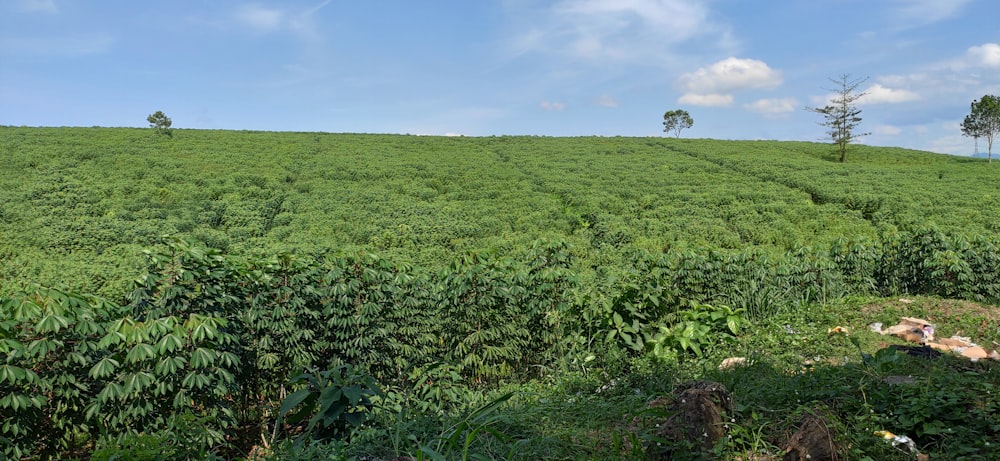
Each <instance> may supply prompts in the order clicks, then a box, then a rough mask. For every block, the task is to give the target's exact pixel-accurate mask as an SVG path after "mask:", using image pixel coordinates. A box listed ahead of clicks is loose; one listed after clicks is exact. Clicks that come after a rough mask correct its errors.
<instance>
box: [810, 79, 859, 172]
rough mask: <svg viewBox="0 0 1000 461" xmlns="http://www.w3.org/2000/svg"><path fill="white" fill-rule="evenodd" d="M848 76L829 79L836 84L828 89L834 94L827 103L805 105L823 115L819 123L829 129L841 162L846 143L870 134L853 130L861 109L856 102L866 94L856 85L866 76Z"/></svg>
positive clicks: (845, 151)
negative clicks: (824, 104) (857, 77)
mask: <svg viewBox="0 0 1000 461" xmlns="http://www.w3.org/2000/svg"><path fill="white" fill-rule="evenodd" d="M850 77H851V76H850V74H844V75H841V76H840V78H839V79H834V78H831V79H830V81H831V82H833V83H835V84H836V85H837V86H836V87H835V88H832V89H830V91H833V92H834V93H836V94H835V95H834V96H833V98H831V99H830V103H829V104H827V105H826V106H824V107H806V109H807V110H809V111H811V112H816V113H817V114H820V115H822V116H823V122H822V123H820V125H823V126H825V127H827V128H829V129H830V130H829V131H827V134H828V135H830V137H831V138H832V139H833V145H835V146H837V150H838V152H839V153H840V161H841V163H844V162H847V145H848V144H850V143H852V142H854V140H856V139H858V138H860V137H862V136H867V135H869V134H871V133H856V132H855V129H856V128H857V127H858V125H860V124H861V109H858V107H857V102H858V100H859V99H861V98H862V97H864V95H866V94H868V93H865V92H859V91H858V87H859V86H861V84H862V83H864V82H865V81H867V80H868V77H865V78H862V79H857V80H851V78H850Z"/></svg>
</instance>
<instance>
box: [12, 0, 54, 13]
mask: <svg viewBox="0 0 1000 461" xmlns="http://www.w3.org/2000/svg"><path fill="white" fill-rule="evenodd" d="M18 7H20V9H21V11H29V12H39V13H50V14H56V13H58V12H59V7H57V6H56V3H55V2H54V1H53V0H20V1H19V2H18Z"/></svg>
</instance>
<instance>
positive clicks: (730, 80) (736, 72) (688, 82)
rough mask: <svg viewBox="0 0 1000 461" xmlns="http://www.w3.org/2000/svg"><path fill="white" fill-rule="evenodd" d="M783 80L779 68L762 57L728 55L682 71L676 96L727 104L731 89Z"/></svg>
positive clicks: (774, 85) (761, 86) (776, 83)
mask: <svg viewBox="0 0 1000 461" xmlns="http://www.w3.org/2000/svg"><path fill="white" fill-rule="evenodd" d="M782 82H783V79H782V76H781V71H778V70H774V69H772V68H770V67H769V66H768V65H767V63H765V62H764V61H760V60H756V59H740V58H735V57H729V58H726V59H723V60H721V61H718V62H716V63H714V64H712V65H710V66H708V67H702V68H699V69H698V70H696V71H694V72H689V73H685V74H683V75H681V76H680V78H678V80H677V85H678V87H680V88H681V89H682V90H683V91H684V94H683V95H682V96H681V97H680V99H679V100H678V101H679V102H681V103H685V104H694V105H701V106H728V105H731V104H732V103H733V93H735V92H737V91H743V90H755V89H767V90H770V89H774V88H777V87H778V86H781V83H782Z"/></svg>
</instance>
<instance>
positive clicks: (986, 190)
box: [0, 127, 1000, 297]
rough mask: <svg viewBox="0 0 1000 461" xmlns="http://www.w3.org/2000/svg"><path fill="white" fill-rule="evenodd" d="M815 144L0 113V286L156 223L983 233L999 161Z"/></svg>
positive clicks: (372, 239)
mask: <svg viewBox="0 0 1000 461" xmlns="http://www.w3.org/2000/svg"><path fill="white" fill-rule="evenodd" d="M833 160H834V153H833V152H832V151H831V148H830V147H829V146H827V145H823V144H813V143H793V142H771V141H715V140H686V139H682V140H675V139H659V138H543V137H489V138H441V137H414V136H394V135H354V134H325V133H268V132H235V131H200V130H199V131H192V130H178V131H177V132H176V135H175V136H174V137H173V138H167V137H157V136H153V135H152V133H151V132H150V131H149V130H141V129H105V128H13V127H3V128H0V168H2V171H4V172H5V173H6V174H4V175H3V177H2V178H0V235H2V236H3V239H2V242H0V257H2V259H0V277H2V278H3V280H4V282H5V283H4V288H3V289H2V290H0V294H2V293H5V292H6V293H9V292H10V290H11V289H12V288H14V287H17V288H20V287H23V286H24V283H26V282H39V283H42V284H45V285H56V286H65V287H69V288H71V289H73V290H77V291H82V292H88V293H99V294H102V295H106V296H111V297H115V296H118V295H120V294H121V293H122V292H123V290H124V289H125V288H126V287H125V286H124V285H123V283H124V282H123V281H128V280H131V279H133V278H134V277H135V276H137V275H138V274H139V268H140V266H139V265H138V264H139V263H138V261H139V259H138V256H139V253H140V250H141V249H144V248H148V247H150V246H153V245H155V244H157V243H159V242H160V241H161V240H160V239H161V237H162V236H165V235H172V236H179V237H182V238H185V239H189V240H192V241H197V242H202V243H204V244H206V245H208V246H211V247H214V248H220V249H222V250H224V251H228V252H233V253H261V254H268V253H274V252H277V251H295V252H311V251H314V250H317V249H335V250H338V251H344V252H355V251H358V250H367V251H370V252H374V253H377V254H380V255H382V256H384V257H388V258H392V259H394V260H399V261H407V262H411V263H413V264H416V265H419V266H421V267H443V266H444V265H446V264H447V263H448V262H449V261H450V260H451V259H453V256H454V255H455V254H458V253H461V252H465V251H470V250H477V251H478V250H491V251H496V252H500V253H502V254H510V255H513V256H517V255H519V254H523V252H524V249H525V248H527V247H528V246H530V243H531V242H533V241H535V240H538V239H550V240H561V241H565V242H567V243H570V244H572V245H573V246H574V251H576V252H577V253H578V255H579V257H580V258H579V260H580V262H581V264H582V267H594V266H597V265H619V264H621V257H622V255H623V254H627V253H628V252H629V251H631V250H632V249H643V250H649V251H660V250H663V249H665V248H703V247H704V248H715V249H732V250H741V249H745V248H748V247H755V248H760V249H762V250H764V251H767V252H772V253H773V252H784V251H787V250H792V249H796V248H801V247H804V246H809V247H812V248H815V249H823V250H825V249H827V248H829V246H830V245H831V243H832V242H835V241H837V240H838V239H856V238H867V239H872V240H874V239H877V238H878V237H879V236H884V235H889V234H892V233H894V232H897V231H899V230H904V229H910V228H925V227H933V228H935V229H938V230H941V231H944V232H958V233H961V234H962V235H965V236H969V237H971V236H974V235H997V234H998V232H1000V198H998V196H997V190H996V186H997V184H998V183H1000V181H998V180H1000V173H998V172H997V170H996V169H995V168H989V167H988V165H985V164H984V162H983V161H981V160H971V159H968V158H958V157H952V156H946V155H934V154H929V153H924V152H916V151H908V150H902V149H892V148H874V147H866V146H860V147H858V148H857V151H856V152H854V153H852V163H849V164H846V165H841V164H838V163H836V162H834V161H833Z"/></svg>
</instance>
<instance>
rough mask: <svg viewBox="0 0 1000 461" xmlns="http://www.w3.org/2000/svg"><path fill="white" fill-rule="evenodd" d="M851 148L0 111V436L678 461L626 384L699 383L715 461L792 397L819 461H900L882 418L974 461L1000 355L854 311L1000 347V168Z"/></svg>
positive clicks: (123, 449)
mask: <svg viewBox="0 0 1000 461" xmlns="http://www.w3.org/2000/svg"><path fill="white" fill-rule="evenodd" d="M849 159H850V163H847V164H842V163H839V162H838V161H837V156H836V153H835V152H834V149H833V148H832V147H831V146H829V145H824V144H817V143H804V142H777V141H720V140H708V139H665V138H617V137H616V138H606V137H577V138H548V137H521V136H516V137H507V136H504V137H478V138H465V137H423V136H400V135H369V134H329V133H274V132H248V131H242V132H238V131H203V130H174V134H173V136H172V137H167V136H158V135H156V134H154V133H153V131H152V130H144V129H128V128H17V127H0V168H2V170H0V171H3V172H4V173H5V174H3V175H2V176H0V313H2V316H0V352H3V353H5V355H6V357H7V358H6V360H5V361H3V362H0V421H3V424H2V426H0V458H2V457H4V456H7V457H10V458H13V459H17V458H21V457H24V458H27V459H48V458H59V459H67V458H69V459H113V458H115V457H118V458H115V459H149V460H156V459H191V458H196V459H200V458H206V457H209V456H210V455H211V456H219V457H222V458H226V459H251V458H250V454H251V453H263V454H271V455H273V456H272V458H271V459H362V458H363V459H386V460H390V459H391V460H396V459H649V458H651V459H706V458H703V457H701V456H702V455H701V454H699V453H698V452H697V451H698V449H699V448H703V447H699V446H697V445H698V444H697V443H694V444H693V445H691V444H688V445H685V443H687V442H690V441H687V442H685V441H683V440H682V441H680V442H679V441H678V440H676V439H669V437H668V435H669V434H666V435H665V434H664V433H662V432H661V431H660V430H659V429H658V427H660V425H661V423H663V424H666V423H665V419H664V418H667V417H668V416H669V415H664V414H663V412H662V411H659V410H656V409H646V407H647V405H648V404H649V403H650V402H655V401H659V400H662V398H663V397H664V396H667V395H669V394H670V393H671V392H676V389H677V386H678V385H681V383H683V382H686V381H690V380H696V379H697V380H703V379H711V380H714V381H716V382H719V383H722V384H724V385H725V386H726V387H727V388H728V389H729V392H730V393H731V394H732V397H733V399H734V401H735V404H734V405H732V406H731V407H729V408H728V409H726V415H725V416H726V417H727V418H728V419H729V420H730V423H731V427H730V426H729V424H727V428H726V430H727V431H728V432H727V433H728V438H725V439H723V440H722V441H720V442H719V443H718V444H716V446H715V447H709V448H710V450H709V451H712V452H714V454H715V459H726V460H736V459H743V460H747V459H778V458H780V457H781V455H782V454H783V452H782V450H783V447H784V444H785V442H786V441H787V440H788V436H789V435H790V434H791V433H793V432H795V430H796V426H797V425H798V424H799V421H800V420H801V419H802V417H803V416H804V415H807V414H810V415H814V416H815V415H819V416H822V417H824V418H826V421H828V422H829V425H830V427H829V429H830V432H831V433H832V434H833V436H834V441H835V443H836V446H837V451H838V453H840V456H841V459H857V460H884V459H885V460H904V459H912V454H910V453H905V452H904V451H901V450H898V449H896V448H893V447H892V446H891V445H889V444H886V443H883V442H882V441H881V440H880V439H878V438H877V437H875V436H874V435H873V431H876V430H890V431H893V432H897V433H901V434H907V435H909V436H911V437H912V438H913V439H914V440H915V442H916V446H917V448H919V450H920V451H922V452H925V453H930V454H931V455H932V456H931V459H953V460H988V459H997V457H1000V442H997V440H998V439H1000V425H997V423H996V421H998V420H1000V404H998V401H997V399H996V398H995V396H996V394H997V392H1000V367H997V366H996V364H995V363H993V362H991V361H989V360H987V361H983V362H978V363H971V362H968V361H965V360H964V359H958V358H954V357H942V358H940V359H938V360H927V359H925V358H920V357H912V356H909V355H905V354H896V353H893V352H892V350H891V349H886V348H885V346H886V345H887V344H892V343H899V341H897V340H896V339H895V338H890V337H887V336H881V335H878V334H876V333H874V332H871V331H867V325H868V324H869V323H870V322H875V321H878V322H882V323H884V324H886V325H890V324H892V323H894V322H896V321H897V320H898V319H899V317H901V316H923V317H927V318H929V319H930V320H931V321H933V322H935V323H937V326H938V329H939V331H940V332H941V334H942V335H943V336H947V335H951V334H960V335H963V336H969V337H971V338H972V339H974V340H975V341H976V342H978V343H979V344H981V345H983V346H986V347H991V348H996V347H1000V312H998V311H1000V309H998V308H997V307H996V306H997V305H998V304H1000V200H998V191H997V187H998V185H1000V170H998V169H997V168H995V167H993V166H992V165H990V164H987V163H986V161H985V160H978V159H970V158H962V157H953V156H946V155H938V154H931V153H927V152H920V151H912V150H905V149H897V148H885V147H871V146H852V151H851V154H850V156H849ZM902 298H905V299H904V300H902V301H901V300H900V299H902ZM834 326H843V327H847V328H849V329H850V330H851V334H850V336H843V335H838V334H828V329H830V328H832V327H834ZM732 356H744V357H749V358H751V359H752V364H751V365H750V366H749V367H744V368H737V369H735V370H731V371H719V370H718V369H717V365H718V364H719V362H720V361H721V360H722V359H724V358H726V357H732ZM303 372H305V375H302V374H303ZM299 375H302V376H299ZM900 376H908V377H909V378H907V379H906V380H903V381H904V382H905V383H904V384H902V385H900V384H898V381H899V380H900V379H902V378H900ZM296 377H299V378H300V379H296ZM907 380H909V381H907ZM307 383H311V385H310V384H307ZM658 411H659V413H658ZM668 439H669V440H668ZM658 444H665V445H658ZM658 447H666V448H663V450H665V451H663V452H660V454H659V455H655V453H656V452H657V450H660V448H658ZM655 456H661V458H656V457H655ZM767 456H775V457H774V458H769V457H767ZM410 457H412V458H410ZM671 457H672V458H671Z"/></svg>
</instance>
